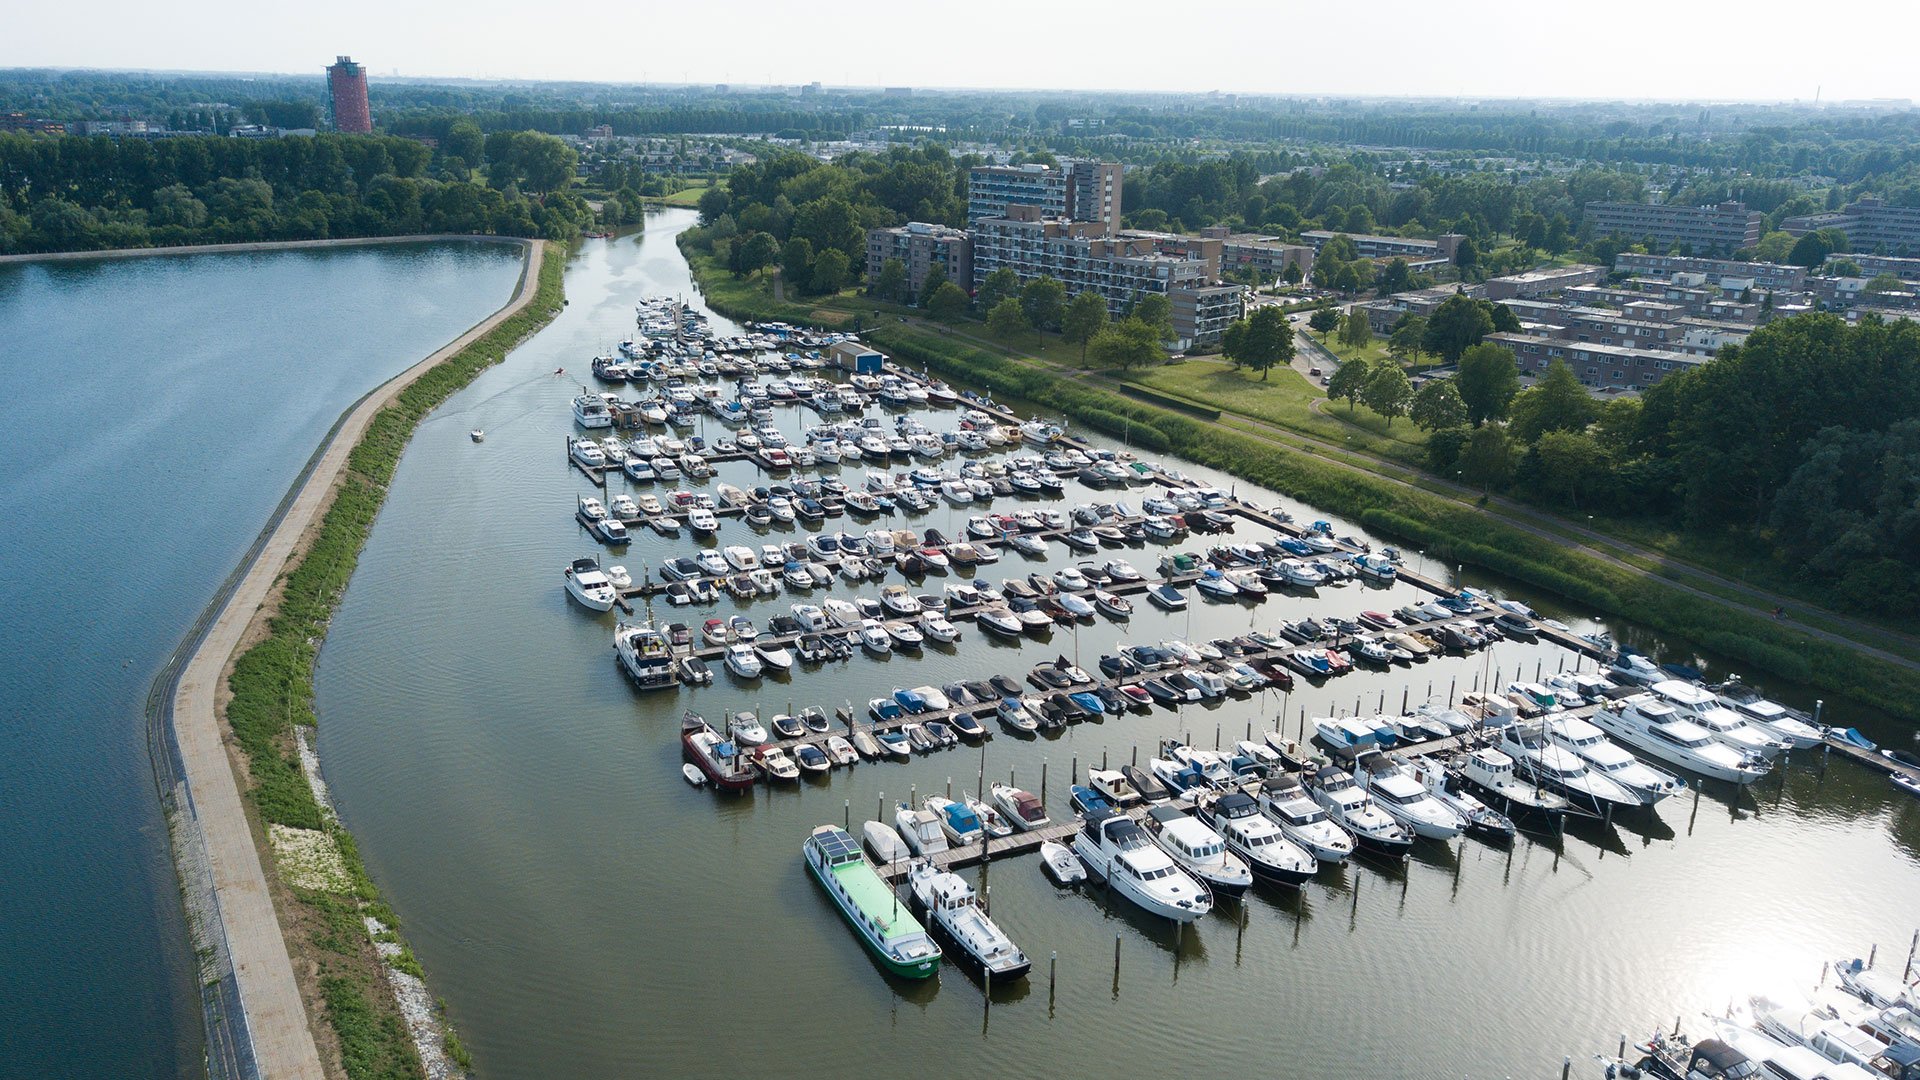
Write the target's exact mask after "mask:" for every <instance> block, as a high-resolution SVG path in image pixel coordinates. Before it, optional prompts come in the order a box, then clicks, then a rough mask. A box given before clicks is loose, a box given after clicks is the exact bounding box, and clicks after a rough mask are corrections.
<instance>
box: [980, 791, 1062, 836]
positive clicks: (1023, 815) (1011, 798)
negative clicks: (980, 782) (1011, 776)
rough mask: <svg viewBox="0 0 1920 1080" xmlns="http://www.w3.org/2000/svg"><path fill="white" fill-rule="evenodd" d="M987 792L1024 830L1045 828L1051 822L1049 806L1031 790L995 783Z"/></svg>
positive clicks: (1016, 826) (1009, 817)
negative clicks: (1048, 812)
mask: <svg viewBox="0 0 1920 1080" xmlns="http://www.w3.org/2000/svg"><path fill="white" fill-rule="evenodd" d="M987 794H988V795H990V796H991V797H992V798H993V805H994V806H996V807H998V808H999V810H1000V813H1001V814H1002V815H1004V816H1005V817H1006V819H1007V820H1008V821H1010V822H1012V823H1013V827H1014V828H1016V829H1019V830H1020V831H1022V832H1032V831H1033V830H1035V829H1044V828H1046V827H1047V826H1048V825H1049V824H1051V822H1050V821H1049V820H1048V818H1047V808H1046V807H1045V806H1043V805H1041V803H1040V797H1039V796H1037V795H1035V794H1033V793H1032V792H1030V791H1026V790H1023V789H1021V788H1017V787H1013V786H1012V785H1010V784H993V785H991V786H989V787H988V788H987Z"/></svg>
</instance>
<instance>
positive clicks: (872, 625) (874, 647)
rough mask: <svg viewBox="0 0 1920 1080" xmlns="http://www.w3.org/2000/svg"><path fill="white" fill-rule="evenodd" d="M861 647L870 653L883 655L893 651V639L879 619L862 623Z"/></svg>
mask: <svg viewBox="0 0 1920 1080" xmlns="http://www.w3.org/2000/svg"><path fill="white" fill-rule="evenodd" d="M859 633H860V646H861V647H862V648H864V649H866V650H867V651H868V652H870V653H875V654H881V653H890V652H892V651H893V638H892V636H890V635H889V634H888V633H887V628H886V627H885V626H883V625H881V623H880V620H878V619H862V620H861V621H860V631H859Z"/></svg>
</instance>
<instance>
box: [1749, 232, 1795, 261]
mask: <svg viewBox="0 0 1920 1080" xmlns="http://www.w3.org/2000/svg"><path fill="white" fill-rule="evenodd" d="M1792 254H1793V234H1792V233H1784V232H1778V231H1775V232H1770V233H1768V234H1766V235H1765V236H1762V237H1761V238H1760V242H1759V243H1758V244H1755V245H1754V246H1753V257H1754V258H1755V259H1758V260H1760V261H1761V262H1770V263H1779V262H1786V261H1787V259H1788V258H1789V257H1790V256H1792Z"/></svg>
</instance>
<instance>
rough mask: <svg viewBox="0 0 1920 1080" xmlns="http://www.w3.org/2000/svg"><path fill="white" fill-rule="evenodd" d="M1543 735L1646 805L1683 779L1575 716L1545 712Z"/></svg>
mask: <svg viewBox="0 0 1920 1080" xmlns="http://www.w3.org/2000/svg"><path fill="white" fill-rule="evenodd" d="M1541 724H1542V725H1543V726H1544V728H1545V730H1546V733H1547V737H1548V738H1550V739H1552V740H1553V741H1554V742H1555V743H1557V744H1559V745H1560V746H1563V747H1565V748H1566V749H1568V750H1571V751H1573V753H1574V754H1575V755H1576V756H1578V757H1579V758H1580V760H1582V761H1584V762H1586V763H1587V768H1589V769H1592V770H1593V771H1595V772H1597V773H1599V774H1600V775H1602V776H1605V777H1607V778H1608V779H1610V780H1612V781H1613V782H1614V783H1616V784H1619V785H1620V786H1621V787H1623V788H1626V789H1627V790H1628V791H1631V792H1634V793H1635V794H1638V795H1639V796H1640V797H1641V798H1643V799H1645V800H1646V801H1647V803H1648V804H1649V805H1651V804H1653V803H1657V802H1659V801H1660V800H1661V799H1664V798H1666V797H1667V796H1669V795H1672V794H1674V793H1675V792H1678V791H1685V790H1686V788H1687V785H1686V782H1685V781H1683V780H1681V779H1680V778H1679V777H1677V776H1675V775H1673V774H1672V773H1670V772H1667V771H1666V770H1665V769H1657V768H1655V767H1653V766H1652V765H1649V764H1647V763H1646V762H1644V761H1641V760H1640V759H1639V758H1637V757H1634V756H1633V755H1632V754H1629V753H1627V752H1626V751H1625V750H1623V749H1621V748H1620V746H1619V745H1618V744H1616V743H1615V742H1613V740H1611V739H1609V738H1607V735H1606V733H1605V732H1604V731H1602V730H1601V729H1600V728H1597V727H1595V726H1594V725H1592V724H1590V723H1588V722H1586V721H1585V720H1582V719H1580V718H1579V717H1577V716H1565V715H1562V714H1557V713H1554V714H1549V715H1548V716H1547V717H1546V718H1545V719H1543V720H1541Z"/></svg>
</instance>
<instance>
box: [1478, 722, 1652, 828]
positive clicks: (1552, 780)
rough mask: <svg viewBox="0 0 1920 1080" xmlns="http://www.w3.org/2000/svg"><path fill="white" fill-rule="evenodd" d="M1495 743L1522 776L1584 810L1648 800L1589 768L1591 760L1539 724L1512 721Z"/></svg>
mask: <svg viewBox="0 0 1920 1080" xmlns="http://www.w3.org/2000/svg"><path fill="white" fill-rule="evenodd" d="M1495 745H1496V746H1497V747H1498V749H1499V750H1500V751H1501V752H1502V753H1504V754H1506V755H1507V756H1508V757H1510V758H1512V759H1513V764H1514V767H1515V768H1516V769H1518V770H1519V771H1520V774H1521V775H1522V776H1524V777H1526V778H1527V779H1529V780H1532V781H1534V782H1535V783H1537V784H1540V785H1542V786H1544V787H1550V788H1552V789H1554V790H1555V791H1558V792H1559V793H1560V794H1562V795H1565V796H1566V797H1567V799H1568V800H1569V801H1570V802H1572V803H1573V804H1574V805H1576V806H1579V807H1581V808H1582V809H1585V810H1590V811H1592V812H1593V813H1596V814H1604V813H1607V812H1608V811H1609V810H1610V809H1612V808H1616V807H1618V808H1626V807H1634V806H1644V805H1646V803H1647V800H1646V798H1645V797H1644V796H1642V795H1640V794H1639V793H1637V792H1634V791H1629V790H1627V789H1626V788H1624V787H1622V786H1620V785H1619V784H1617V783H1615V782H1614V781H1613V780H1611V779H1610V778H1608V777H1606V776H1603V775H1601V774H1600V773H1597V772H1594V771H1593V770H1592V769H1589V768H1587V763H1586V762H1585V761H1584V760H1582V759H1581V758H1580V757H1579V756H1578V755H1576V754H1574V753H1573V752H1572V751H1571V750H1567V749H1566V748H1564V747H1562V746H1560V745H1558V744H1557V743H1555V742H1553V741H1552V740H1551V739H1549V738H1547V737H1546V735H1545V734H1543V733H1542V732H1541V730H1540V725H1538V724H1529V725H1520V724H1510V725H1508V726H1506V727H1504V728H1501V729H1500V737H1499V741H1498V742H1497V743H1496V744H1495Z"/></svg>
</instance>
